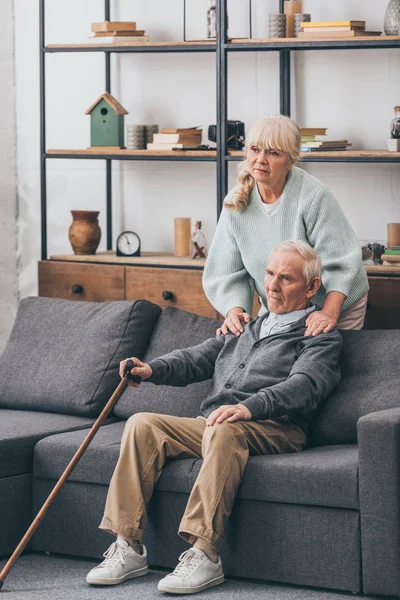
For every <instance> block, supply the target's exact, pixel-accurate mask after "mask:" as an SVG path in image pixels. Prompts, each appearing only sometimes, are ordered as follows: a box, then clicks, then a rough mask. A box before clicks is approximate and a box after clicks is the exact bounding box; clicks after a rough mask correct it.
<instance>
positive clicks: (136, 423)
mask: <svg viewBox="0 0 400 600" xmlns="http://www.w3.org/2000/svg"><path fill="white" fill-rule="evenodd" d="M155 423H156V415H155V414H154V413H147V412H139V413H135V414H134V415H132V416H131V417H129V419H128V420H127V422H126V423H125V431H141V430H143V429H149V428H150V429H151V428H152V427H153V426H154V425H155Z"/></svg>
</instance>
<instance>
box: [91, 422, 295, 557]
mask: <svg viewBox="0 0 400 600" xmlns="http://www.w3.org/2000/svg"><path fill="white" fill-rule="evenodd" d="M305 445H306V436H305V434H304V432H303V431H302V429H300V428H299V427H297V426H296V425H294V424H292V423H291V421H290V420H289V419H288V417H281V418H279V419H275V420H266V421H236V422H235V423H228V421H224V422H223V423H220V424H215V425H214V426H212V427H207V426H206V421H205V419H204V417H198V418H197V419H192V418H184V417H172V416H168V415H159V414H153V413H137V414H135V415H133V416H132V417H130V418H129V419H128V421H127V423H126V425H125V429H124V433H123V436H122V443H121V451H120V457H119V460H118V463H117V465H116V467H115V471H114V474H113V477H112V479H111V482H110V487H109V491H108V496H107V502H106V506H105V511H104V517H103V519H102V521H101V524H100V529H104V530H106V531H108V532H110V533H113V534H115V535H118V534H122V535H124V536H127V537H132V538H134V539H136V540H137V541H138V542H141V541H142V538H143V533H144V530H145V527H146V508H147V505H148V503H149V501H150V498H151V495H152V493H153V489H154V486H155V484H156V482H157V480H158V479H159V477H160V475H161V471H162V468H163V466H164V463H165V460H166V459H167V458H197V459H200V458H203V464H202V467H201V470H200V473H199V475H198V477H197V479H196V482H195V484H194V486H193V489H192V492H191V494H190V497H189V501H188V503H187V506H186V510H185V513H184V515H183V518H182V521H181V523H180V527H179V535H180V536H181V537H183V538H184V539H185V540H186V541H188V542H189V543H190V544H194V543H195V541H196V540H197V538H203V539H205V540H207V541H209V542H211V543H212V544H213V545H214V546H215V547H218V544H219V541H220V539H221V537H222V535H223V531H224V526H225V523H226V520H227V519H228V517H229V515H230V514H231V511H232V507H233V503H234V500H235V497H236V493H237V491H238V488H239V485H240V482H241V480H242V476H243V472H244V469H245V466H246V464H247V461H248V458H249V455H260V454H278V453H283V452H296V451H298V450H302V449H304V448H305Z"/></svg>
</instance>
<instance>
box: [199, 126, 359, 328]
mask: <svg viewBox="0 0 400 600" xmlns="http://www.w3.org/2000/svg"><path fill="white" fill-rule="evenodd" d="M300 146H301V131H300V129H299V127H298V125H297V124H296V123H295V122H294V121H293V120H292V119H290V118H289V117H285V116H283V115H277V116H270V117H266V118H264V119H262V120H260V121H258V122H257V123H256V124H255V125H254V126H253V127H252V129H251V131H250V133H249V135H248V137H247V140H246V148H245V155H246V159H245V161H244V162H243V163H241V164H240V165H239V175H238V185H237V186H236V187H235V188H234V189H233V190H231V192H229V194H228V195H227V197H226V198H225V202H224V208H223V210H222V213H221V217H220V219H219V222H218V226H217V229H216V232H215V235H214V238H213V241H212V244H211V248H210V251H209V255H208V259H207V263H206V266H205V269H204V276H203V286H204V290H205V293H206V295H207V297H208V298H209V300H210V302H211V303H212V305H213V306H214V307H215V308H216V310H218V312H220V313H221V314H222V315H225V316H226V318H225V321H224V324H223V325H222V328H221V330H219V332H220V331H222V333H224V334H226V333H228V331H231V332H232V333H234V334H235V335H240V333H242V331H243V325H242V324H243V323H246V322H248V321H250V318H251V316H250V315H251V312H252V306H253V298H254V291H256V292H257V294H258V296H259V298H260V302H261V309H260V313H259V314H262V313H263V312H265V311H266V310H267V309H268V306H267V302H266V296H265V290H264V285H263V278H264V273H265V266H266V263H267V258H268V255H269V253H270V251H271V250H272V249H273V248H274V247H275V246H277V245H278V244H279V243H280V242H283V241H285V240H289V239H298V240H304V241H305V242H308V243H309V244H310V245H311V246H312V247H313V248H314V249H315V250H316V251H317V252H318V254H319V255H320V257H321V260H322V269H323V270H322V282H323V286H321V288H320V290H319V292H318V293H317V295H316V297H315V299H314V302H315V304H316V305H317V307H318V308H319V309H320V310H317V311H314V312H313V313H311V315H310V316H309V317H308V319H307V329H306V332H305V335H314V336H315V335H318V334H319V333H322V332H326V333H327V332H329V331H331V330H332V329H333V328H334V327H335V326H337V327H338V328H340V329H361V328H362V327H363V324H364V318H365V311H366V304H367V294H368V280H367V276H366V273H365V270H364V268H363V266H362V262H361V248H360V246H359V244H358V242H357V239H356V236H355V234H354V232H353V230H352V228H351V226H350V224H349V222H348V221H347V219H346V217H345V216H344V214H343V211H342V209H341V208H340V206H339V204H338V202H337V201H336V199H335V198H334V196H333V194H332V193H331V192H330V191H329V189H328V188H327V187H326V186H325V185H324V184H323V183H321V181H318V179H315V177H312V176H311V175H309V174H308V173H306V172H305V171H303V170H302V169H299V168H298V167H296V166H295V163H296V162H297V160H298V158H299V155H300ZM280 285H281V286H282V288H284V286H285V281H284V280H282V281H281V282H280Z"/></svg>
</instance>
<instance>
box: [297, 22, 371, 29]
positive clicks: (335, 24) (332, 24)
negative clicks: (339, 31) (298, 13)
mask: <svg viewBox="0 0 400 600" xmlns="http://www.w3.org/2000/svg"><path fill="white" fill-rule="evenodd" d="M365 23H366V21H308V22H303V23H302V24H301V26H302V27H304V28H305V29H313V28H314V27H365Z"/></svg>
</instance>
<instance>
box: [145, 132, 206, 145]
mask: <svg viewBox="0 0 400 600" xmlns="http://www.w3.org/2000/svg"><path fill="white" fill-rule="evenodd" d="M196 131H197V130H196ZM201 136H202V132H201V131H199V132H198V133H197V132H196V133H191V132H190V133H155V134H154V135H153V143H154V144H179V143H181V144H183V143H184V144H186V145H187V146H195V145H196V144H197V143H200V142H201Z"/></svg>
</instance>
